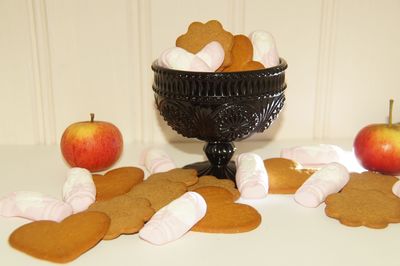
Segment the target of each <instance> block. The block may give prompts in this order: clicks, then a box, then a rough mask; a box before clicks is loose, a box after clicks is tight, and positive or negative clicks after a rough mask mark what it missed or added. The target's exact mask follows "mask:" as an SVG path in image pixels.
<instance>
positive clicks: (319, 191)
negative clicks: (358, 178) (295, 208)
mask: <svg viewBox="0 0 400 266" xmlns="http://www.w3.org/2000/svg"><path fill="white" fill-rule="evenodd" d="M349 178H350V175H349V171H348V170H347V168H346V167H344V166H343V165H341V164H339V163H330V164H328V165H326V166H324V167H323V168H321V169H320V170H318V171H317V172H315V173H314V174H312V175H311V176H310V177H309V178H308V179H307V180H306V181H305V182H304V183H303V185H302V186H301V187H300V188H299V189H298V190H297V191H296V193H295V194H294V199H295V201H296V202H297V203H299V204H301V205H303V206H305V207H310V208H315V207H317V206H318V205H320V204H321V203H322V202H323V201H325V199H326V197H327V196H328V195H330V194H333V193H337V192H339V191H340V190H341V189H342V188H343V187H344V186H345V185H346V184H347V182H348V181H349Z"/></svg>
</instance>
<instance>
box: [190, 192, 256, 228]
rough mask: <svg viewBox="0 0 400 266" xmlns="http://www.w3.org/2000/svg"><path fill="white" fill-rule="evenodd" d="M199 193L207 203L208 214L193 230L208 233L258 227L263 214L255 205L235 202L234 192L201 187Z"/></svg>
mask: <svg viewBox="0 0 400 266" xmlns="http://www.w3.org/2000/svg"><path fill="white" fill-rule="evenodd" d="M194 191H195V192H197V193H199V194H200V195H201V196H202V197H203V198H204V200H205V201H206V203H207V212H206V215H205V216H204V217H203V219H201V220H200V221H199V222H198V223H197V224H196V225H194V226H193V227H192V231H197V232H206V233H226V234H229V233H242V232H248V231H251V230H253V229H255V228H257V227H258V226H259V225H260V223H261V215H260V214H259V213H258V212H257V210H256V209H254V208H253V207H251V206H249V205H246V204H240V203H234V201H233V196H232V194H231V193H230V192H229V191H227V190H226V189H223V188H221V187H211V186H210V187H201V188H198V189H196V190H194Z"/></svg>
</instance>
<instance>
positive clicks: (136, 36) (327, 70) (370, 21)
mask: <svg viewBox="0 0 400 266" xmlns="http://www.w3.org/2000/svg"><path fill="white" fill-rule="evenodd" d="M399 14H400V1H399V0H351V1H345V0H303V1H296V0H248V1H245V0H220V1H215V0H203V1H201V2H200V1H196V0H168V1H166V0H151V1H148V0H0V144H55V143H58V142H59V140H60V137H61V134H62V132H63V131H64V129H65V128H66V127H67V126H68V125H69V124H71V123H73V122H76V121H82V120H88V119H89V113H90V112H94V113H96V118H97V119H99V120H106V121H110V122H113V123H114V124H115V125H117V126H118V127H119V128H120V129H121V131H122V133H123V135H124V139H125V142H126V143H129V142H133V141H140V142H145V143H158V142H167V141H188V140H186V139H184V138H182V137H179V136H178V135H177V134H176V133H175V132H173V131H172V130H171V129H170V128H169V127H168V126H167V125H166V124H165V123H164V122H163V121H162V118H160V117H159V115H158V113H157V111H156V110H155V109H154V106H153V93H152V89H151V83H152V72H151V69H150V65H151V62H152V61H153V60H154V59H155V58H156V57H157V56H158V55H159V54H160V53H161V52H162V51H163V50H164V49H166V48H168V47H170V46H173V45H174V43H175V39H176V37H177V36H179V35H180V34H182V33H184V32H186V29H187V26H188V25H189V24H190V22H192V21H202V22H205V21H208V20H210V19H218V20H219V21H221V23H222V24H223V25H224V27H225V28H226V29H227V30H229V31H231V32H232V33H245V34H248V33H250V32H251V31H253V30H256V29H264V30H268V31H270V32H271V33H273V35H274V36H275V38H276V41H277V45H278V49H279V52H280V55H281V56H282V57H284V58H285V59H286V60H287V62H288V64H289V68H288V70H287V83H288V88H287V90H286V97H287V101H286V105H285V108H284V110H283V111H282V112H281V115H280V116H279V118H278V120H277V121H276V122H275V123H274V124H273V126H272V127H271V128H270V129H269V130H268V131H266V132H265V133H263V134H257V135H255V136H253V137H252V138H253V139H268V138H275V139H294V138H296V139H329V138H352V137H354V135H355V134H356V132H357V131H358V130H359V129H360V128H361V127H362V126H364V125H366V124H369V123H373V122H385V121H386V119H387V110H388V102H389V98H394V99H395V114H394V118H395V120H396V121H400V82H399V76H400V67H399V62H400V49H399V47H400V30H399V28H400V15H399Z"/></svg>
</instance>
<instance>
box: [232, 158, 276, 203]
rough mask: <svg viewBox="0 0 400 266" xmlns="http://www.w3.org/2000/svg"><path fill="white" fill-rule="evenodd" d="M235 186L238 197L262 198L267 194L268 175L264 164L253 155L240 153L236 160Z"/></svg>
mask: <svg viewBox="0 0 400 266" xmlns="http://www.w3.org/2000/svg"><path fill="white" fill-rule="evenodd" d="M236 167H237V169H236V185H237V188H238V190H239V191H240V196H241V197H243V198H249V199H260V198H264V197H266V196H267V194H268V188H269V186H268V174H267V171H266V169H265V166H264V162H263V160H262V159H261V157H260V156H258V155H257V154H255V153H242V154H240V155H239V156H238V157H237V158H236Z"/></svg>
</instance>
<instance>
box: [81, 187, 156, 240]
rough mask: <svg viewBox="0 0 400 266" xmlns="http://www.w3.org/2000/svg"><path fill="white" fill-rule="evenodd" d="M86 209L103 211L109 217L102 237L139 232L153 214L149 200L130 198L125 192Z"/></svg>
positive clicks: (111, 237)
mask: <svg viewBox="0 0 400 266" xmlns="http://www.w3.org/2000/svg"><path fill="white" fill-rule="evenodd" d="M88 210H89V211H99V212H103V213H105V214H107V215H108V216H109V217H110V218H111V224H110V228H109V229H108V231H107V233H106V234H105V236H104V238H103V239H114V238H117V237H118V236H119V235H121V234H133V233H136V232H139V230H140V229H141V228H142V227H143V225H144V223H145V222H146V221H148V220H150V218H151V216H153V214H154V210H153V209H152V208H151V207H150V201H148V200H147V199H144V198H131V197H129V196H127V195H126V194H125V195H121V196H117V197H114V198H112V199H108V200H104V201H98V202H95V203H93V204H92V205H90V207H89V209H88Z"/></svg>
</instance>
